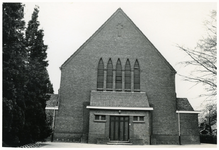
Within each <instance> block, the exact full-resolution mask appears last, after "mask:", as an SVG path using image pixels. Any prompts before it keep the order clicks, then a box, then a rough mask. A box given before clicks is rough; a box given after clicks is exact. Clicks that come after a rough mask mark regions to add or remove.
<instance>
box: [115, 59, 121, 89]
mask: <svg viewBox="0 0 219 150" xmlns="http://www.w3.org/2000/svg"><path fill="white" fill-rule="evenodd" d="M116 89H117V90H122V65H121V61H120V59H118V61H117V63H116Z"/></svg>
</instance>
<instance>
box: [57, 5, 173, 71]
mask: <svg viewBox="0 0 219 150" xmlns="http://www.w3.org/2000/svg"><path fill="white" fill-rule="evenodd" d="M112 26H113V27H112ZM130 26H131V27H130ZM130 28H131V29H135V31H136V32H138V34H139V35H140V36H142V37H143V38H144V41H139V43H140V44H141V43H144V42H145V43H147V44H148V46H149V47H152V49H153V50H154V52H155V53H156V54H157V55H158V57H159V59H160V61H162V62H163V63H164V64H166V66H167V67H168V68H169V69H170V70H171V71H172V72H174V73H176V71H175V69H174V68H173V67H172V66H171V65H170V64H169V62H168V61H167V60H166V59H165V58H164V57H163V56H162V54H161V53H160V52H159V51H158V50H157V49H156V47H155V46H154V45H153V44H152V43H151V42H150V41H149V40H148V38H147V37H146V36H145V35H144V34H143V33H142V32H141V30H140V29H139V28H138V27H137V26H136V25H135V24H134V22H133V21H132V20H131V19H130V18H129V17H128V16H127V15H126V14H125V13H124V12H123V10H122V9H121V8H118V9H117V10H116V12H115V13H114V14H113V15H112V16H111V17H110V18H109V19H108V20H107V21H106V22H105V23H104V24H103V25H102V26H101V27H100V28H99V29H98V30H97V31H96V32H95V33H94V34H93V35H92V36H91V37H90V38H89V39H88V40H87V41H86V42H85V43H84V44H83V45H82V46H81V47H79V49H78V50H77V51H76V52H75V53H73V54H72V55H71V56H70V57H69V58H68V59H67V60H66V61H65V62H64V63H63V65H62V66H61V67H60V69H62V68H64V67H65V66H66V65H67V64H68V63H69V62H70V61H71V60H72V59H73V58H74V57H75V56H76V55H77V54H78V53H80V51H81V50H82V49H83V48H84V47H86V46H87V44H88V43H90V42H91V41H94V40H95V38H96V37H97V36H98V35H101V36H102V37H104V38H101V42H99V43H100V45H96V47H98V46H99V47H100V48H101V44H102V45H104V46H109V47H111V49H117V50H118V49H123V48H121V46H118V45H126V44H127V43H129V45H130V46H133V45H134V46H137V45H138V44H136V43H133V44H132V41H128V40H130V39H129V36H132V35H135V34H132V32H133V31H131V32H130V33H129V35H128V32H127V31H126V30H128V29H130ZM124 33H125V34H126V37H123V39H124V40H120V38H121V37H122V36H123V34H124ZM112 35H114V36H115V35H116V36H117V37H113V36H112ZM110 36H111V37H110ZM136 38H137V37H136ZM109 41H111V42H112V41H113V42H114V43H113V45H115V46H117V47H116V48H115V47H112V46H110V44H108V43H107V42H109ZM127 41H128V42H127ZM150 49H151V48H150ZM133 50H136V49H135V48H133ZM124 52H125V50H124ZM111 53H112V54H114V55H120V53H118V51H116V52H114V53H113V52H112V51H111ZM136 53H137V52H136ZM121 55H122V54H121ZM142 55H144V54H142ZM149 55H150V53H149ZM149 57H150V56H149Z"/></svg>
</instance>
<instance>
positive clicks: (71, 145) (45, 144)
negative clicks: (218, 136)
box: [37, 142, 217, 148]
mask: <svg viewBox="0 0 219 150" xmlns="http://www.w3.org/2000/svg"><path fill="white" fill-rule="evenodd" d="M37 148H217V145H216V144H203V143H202V144H198V145H103V144H87V143H58V142H42V143H38V146H37Z"/></svg>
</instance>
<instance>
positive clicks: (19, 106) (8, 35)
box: [2, 3, 27, 146]
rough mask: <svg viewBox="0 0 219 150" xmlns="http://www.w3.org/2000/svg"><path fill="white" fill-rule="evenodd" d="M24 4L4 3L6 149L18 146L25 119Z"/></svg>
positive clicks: (4, 124)
mask: <svg viewBox="0 0 219 150" xmlns="http://www.w3.org/2000/svg"><path fill="white" fill-rule="evenodd" d="M24 25H25V22H24V20H23V5H22V4H21V3H3V43H2V44H3V45H2V47H3V137H2V138H3V146H7V145H8V146H17V145H19V144H20V139H19V136H20V134H22V132H23V128H24V124H25V117H24V115H25V114H24V110H25V101H24V99H25V98H24V95H25V93H26V91H25V89H26V79H27V76H26V69H25V66H26V62H27V55H26V51H25V45H24V34H23V33H24V29H25V28H24Z"/></svg>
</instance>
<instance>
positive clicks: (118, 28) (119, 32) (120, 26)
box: [116, 23, 124, 37]
mask: <svg viewBox="0 0 219 150" xmlns="http://www.w3.org/2000/svg"><path fill="white" fill-rule="evenodd" d="M123 27H124V26H123V24H121V23H118V24H117V25H116V29H117V31H118V37H121V32H122V29H123Z"/></svg>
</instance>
